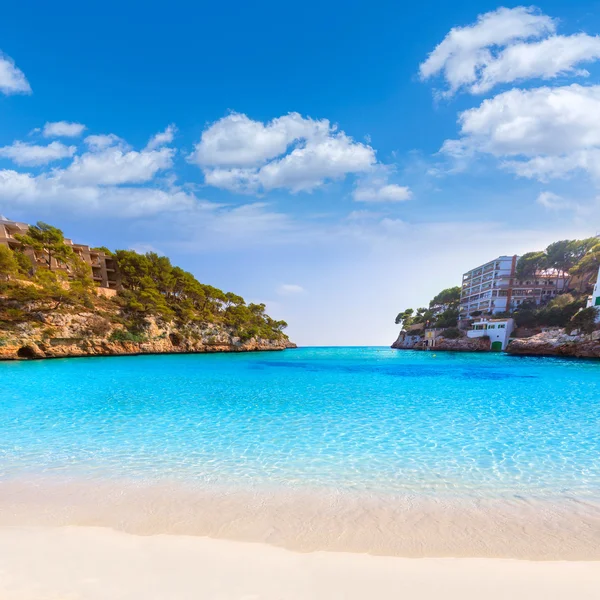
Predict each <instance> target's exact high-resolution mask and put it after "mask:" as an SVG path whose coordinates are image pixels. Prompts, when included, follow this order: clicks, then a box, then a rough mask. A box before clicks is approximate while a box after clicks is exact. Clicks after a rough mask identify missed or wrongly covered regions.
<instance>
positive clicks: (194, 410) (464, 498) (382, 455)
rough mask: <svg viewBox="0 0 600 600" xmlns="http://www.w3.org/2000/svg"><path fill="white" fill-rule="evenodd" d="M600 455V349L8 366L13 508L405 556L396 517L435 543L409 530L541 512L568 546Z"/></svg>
mask: <svg viewBox="0 0 600 600" xmlns="http://www.w3.org/2000/svg"><path fill="white" fill-rule="evenodd" d="M599 451H600V363H599V362H594V361H576V360H568V359H556V358H523V357H511V356H507V355H500V354H458V353H457V354H452V353H442V352H440V353H434V352H411V351H395V350H390V349H385V348H306V349H299V350H288V351H285V352H273V353H256V354H226V355H171V356H139V357H114V358H86V359H60V360H48V361H32V362H13V363H9V362H7V363H0V485H1V486H2V487H1V488H0V489H1V490H2V494H1V495H2V496H3V498H4V499H2V498H0V521H1V522H3V523H5V522H10V519H9V518H8V517H6V515H7V514H8V513H9V512H10V514H12V515H15V514H17V513H19V514H25V513H27V507H30V508H31V511H30V512H31V513H34V512H35V513H40V507H43V505H44V502H45V501H46V500H47V502H48V503H49V504H50V505H52V507H51V510H50V512H49V513H48V514H51V515H54V516H55V517H56V520H58V521H60V522H61V523H70V522H81V521H84V522H86V523H89V522H98V523H99V524H113V525H114V524H115V523H114V522H113V521H115V520H116V521H118V524H119V526H122V527H123V528H125V529H127V528H128V527H127V523H129V525H130V527H129V529H132V530H137V529H139V530H140V531H143V532H152V531H162V530H165V529H166V530H173V527H175V529H176V530H177V531H179V529H177V527H178V526H175V525H174V524H177V523H179V524H180V525H181V530H182V532H186V531H187V532H193V533H201V534H206V533H208V534H210V535H224V536H225V537H240V536H241V537H244V535H242V534H241V533H240V532H247V531H250V530H251V531H254V529H253V527H254V528H258V529H260V532H258V529H257V530H256V531H257V532H256V535H249V539H254V538H259V539H264V538H265V537H269V536H271V537H272V538H276V543H282V544H284V545H289V542H290V540H292V539H296V540H297V539H300V538H302V536H304V539H307V540H308V539H309V538H310V543H308V542H307V547H310V548H316V547H320V545H319V543H318V537H319V534H318V532H319V529H321V530H322V531H323V535H325V533H324V531H325V530H326V529H327V530H328V531H327V536H328V539H329V540H330V541H331V540H337V541H339V540H340V539H341V536H343V535H348V531H349V527H350V529H352V528H354V529H352V531H353V535H354V533H356V534H357V535H358V536H359V537H360V535H359V534H360V532H361V531H362V534H364V537H363V538H361V540H362V541H361V540H359V541H358V542H357V543H354V542H356V541H357V540H356V539H354V538H353V539H354V542H353V544H350V546H352V549H358V550H361V551H364V550H365V549H366V550H372V549H373V548H375V549H381V551H383V552H385V553H403V552H405V550H403V549H402V548H400V549H398V548H397V545H398V543H399V542H398V541H397V539H396V541H394V540H392V539H391V537H390V536H391V534H392V533H393V534H394V536H395V537H396V538H398V537H403V538H404V542H407V543H408V542H410V544H411V547H412V548H413V549H414V548H421V549H422V548H425V546H424V545H423V540H422V539H421V538H419V537H418V536H417V537H415V538H414V539H412V540H407V536H408V535H409V534H410V532H414V531H421V533H422V536H421V537H423V536H425V537H427V539H428V540H429V541H428V543H429V544H430V543H431V541H432V540H433V539H434V538H435V537H436V536H437V537H438V538H439V539H437V542H436V543H437V544H438V546H439V542H440V540H441V538H443V537H444V536H445V537H446V538H448V539H451V538H452V539H455V540H456V539H458V538H460V537H461V535H460V534H461V532H462V534H463V538H464V541H466V540H467V538H469V535H470V536H471V538H472V539H474V538H476V537H477V535H478V534H476V533H475V532H474V529H477V528H474V526H473V523H479V525H478V527H479V530H480V531H483V530H485V529H486V523H488V521H489V523H491V524H493V527H491V528H490V533H489V538H490V539H491V538H493V537H494V536H495V535H497V534H498V532H499V531H502V530H504V531H509V530H511V526H512V527H513V529H514V531H513V533H515V532H517V531H521V532H523V531H525V530H527V527H530V529H531V531H530V532H529V533H527V534H526V535H528V536H530V535H531V532H532V531H535V532H537V533H536V535H538V534H539V535H538V537H539V538H540V539H542V538H543V536H544V535H545V536H546V538H547V539H548V540H550V539H552V540H554V542H556V544H557V546H556V547H557V552H558V555H559V554H560V552H559V550H558V549H559V548H560V546H561V544H562V543H563V542H561V540H562V539H563V538H564V539H568V538H571V541H572V538H573V535H572V534H573V532H574V531H575V529H577V530H578V534H577V536H576V537H579V538H581V539H585V540H586V544H587V546H586V547H588V546H589V547H590V548H592V547H593V546H594V544H597V543H598V541H599V540H600V518H599V515H600V512H599V511H598V508H599V507H600V504H599V503H598V499H599V498H600V460H599ZM90 483H93V486H90ZM90 490H98V492H97V498H93V495H94V494H96V492H92V493H90ZM123 490H128V491H127V492H123ZM140 490H142V492H141V491H140ZM115 494H117V496H118V498H119V502H117V503H116V504H115ZM140 494H141V496H140ZM141 497H145V498H146V499H147V504H148V506H146V514H145V517H144V518H142V517H141V515H140V514H138V515H136V516H134V514H133V513H134V512H135V510H138V512H139V511H140V508H139V507H140V505H143V504H144V502H143V501H142V500H141ZM175 497H176V498H175ZM99 498H104V499H103V500H102V501H100V500H98V499H99ZM111 503H112V504H111ZM128 503H129V504H128ZM532 503H533V504H532ZM99 505H102V506H103V507H104V509H103V510H100V508H99ZM117 505H118V506H119V507H120V509H119V510H121V509H122V511H125V512H121V513H120V512H119V510H117V508H118V507H117ZM125 505H129V512H127V510H126V509H125V508H124V506H125ZM532 505H533V506H534V507H535V508H533V509H532ZM9 506H10V511H8V512H7V511H6V510H5V511H4V517H3V516H2V514H1V513H2V508H3V507H4V509H7V508H8V507H9ZM65 506H70V507H71V508H70V509H69V510H67V509H65ZM111 506H112V507H113V509H110V508H109V509H106V507H111ZM94 507H95V508H94ZM115 507H117V508H115ZM135 507H137V509H136V508H135ZM190 507H194V509H193V510H192V509H191V508H190ZM304 509H306V510H305V513H304V514H303V510H304ZM111 511H112V514H113V516H114V515H116V514H117V513H118V514H119V517H118V519H117V518H116V517H115V518H114V519H113V520H112V521H111V519H110V518H109V517H108V516H107V514H105V513H108V512H111ZM227 511H229V512H227ZM286 511H287V513H286ZM411 511H412V512H411ZM46 512H48V511H46ZM141 512H144V511H143V510H142V511H141ZM101 513H102V514H101ZM125 513H127V514H125ZM156 513H160V514H161V515H162V518H157V517H156ZM217 513H219V519H215V518H214V517H215V515H216V514H217ZM45 514H46V513H45ZM512 514H514V515H517V514H518V515H519V516H518V518H515V519H512V517H511V516H510V515H512ZM426 515H428V517H432V516H433V515H435V518H428V525H427V527H429V529H430V531H429V530H427V532H426V533H424V532H425V530H426V529H427V527H424V526H423V523H424V516H426ZM490 515H493V516H490ZM569 515H572V519H571V520H572V521H573V522H572V525H573V527H575V529H573V530H572V531H571V532H569V527H570V526H569V518H570V517H569ZM38 516H39V515H38ZM537 517H539V519H538V521H539V522H538V523H537V524H536V523H535V521H536V518H537ZM36 518H37V517H36ZM338 518H339V519H338ZM136 519H137V520H136ZM140 519H141V520H140ZM307 519H308V521H310V525H307ZM25 520H27V519H25ZM157 520H158V521H161V523H162V525H158V524H157ZM337 520H339V523H337V524H335V525H333V523H335V522H336V521H337ZM51 521H52V519H50V522H51ZM167 521H168V522H169V523H170V525H169V526H166V525H165V523H166V522H167ZM469 521H471V525H469ZM575 521H577V523H575ZM134 522H135V523H137V524H138V525H136V526H134V525H133V523H134ZM233 522H235V523H237V528H236V527H232V525H231V524H232V523H233ZM215 523H217V524H219V525H218V526H217V525H216V524H215ZM257 523H258V525H257ZM382 523H386V526H385V529H387V530H388V532H389V535H388V537H390V539H387V540H386V539H384V538H385V534H384V533H382ZM303 527H304V529H307V528H309V529H311V531H310V532H309V531H303V530H302V528H303ZM373 531H379V534H380V537H379V538H377V539H376V540H375V539H374V538H373ZM469 531H470V532H471V533H470V534H469ZM315 532H316V533H315ZM444 532H445V533H444ZM465 532H466V533H465ZM544 532H545V533H544ZM309 533H310V535H309ZM313 534H314V535H313ZM379 534H378V535H379ZM542 534H543V535H542ZM311 535H312V537H311ZM354 537H356V536H354ZM534 537H535V536H534ZM509 541H510V540H508V542H509ZM563 541H564V540H563ZM363 542H364V543H363ZM404 542H403V543H404ZM508 542H507V540H506V539H505V540H504V545H503V546H502V548H504V550H502V552H501V553H500V554H501V555H507V553H508V555H509V554H510V553H509V552H508V550H507V548H508V547H509V546H508V545H507V543H508ZM554 542H553V543H554ZM465 543H466V542H465ZM477 543H478V544H479V545H480V546H482V547H485V546H486V545H488V546H489V544H488V541H486V540H485V539H483V538H482V539H479V541H478V542H477ZM570 543H571V542H570ZM291 545H292V546H293V545H294V544H293V543H292V544H291ZM326 545H327V544H326ZM563 545H564V544H563ZM333 546H334V547H336V548H338V546H337V545H336V544H333ZM442 546H443V553H445V554H448V553H449V554H452V545H451V544H450V546H448V547H446V546H444V545H443V544H442ZM467 546H468V544H467ZM327 547H331V544H328V545H327ZM340 547H341V548H346V547H348V545H346V546H344V544H341V546H340ZM505 550H506V551H505ZM467 554H468V552H467ZM492 554H494V552H492ZM524 554H527V552H525V551H524ZM584 554H585V553H584ZM461 555H465V553H464V552H462V551H461ZM558 555H557V556H558ZM573 555H574V556H576V555H577V556H578V555H579V554H578V553H577V551H576V549H574V554H573ZM553 556H554V555H553Z"/></svg>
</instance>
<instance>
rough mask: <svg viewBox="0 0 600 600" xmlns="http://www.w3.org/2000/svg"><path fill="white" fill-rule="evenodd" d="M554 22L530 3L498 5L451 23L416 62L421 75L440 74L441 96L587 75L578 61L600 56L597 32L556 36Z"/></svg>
mask: <svg viewBox="0 0 600 600" xmlns="http://www.w3.org/2000/svg"><path fill="white" fill-rule="evenodd" d="M554 34H555V21H554V20H553V19H552V18H550V17H548V16H546V15H544V14H542V13H540V12H539V11H538V10H537V9H536V8H534V7H524V6H519V7H516V8H512V9H509V8H499V9H498V10H496V11H493V12H488V13H485V14H482V15H479V17H478V18H477V22H476V23H474V24H472V25H467V26H466V27H455V28H453V29H452V30H451V31H450V32H449V33H448V35H447V36H446V37H445V38H444V40H443V41H442V42H441V43H440V44H439V45H438V46H437V47H436V48H435V49H434V50H433V52H432V53H431V54H430V55H429V57H428V58H427V60H425V61H424V62H423V63H422V64H421V65H420V74H421V78H422V79H429V78H431V77H434V76H436V75H440V74H441V75H442V76H443V78H444V79H445V81H446V83H447V84H448V90H447V92H445V93H444V94H443V95H446V96H449V95H452V94H454V93H455V92H457V91H458V90H460V89H461V88H464V89H466V90H468V91H469V92H471V93H473V94H479V93H483V92H487V91H489V90H490V89H492V88H493V87H494V86H496V85H499V84H502V83H510V82H513V81H519V80H524V79H532V78H541V79H551V78H554V77H557V76H559V75H566V74H571V75H580V76H587V75H588V73H587V71H585V70H582V69H580V68H578V66H577V65H579V64H580V63H583V62H590V61H595V60H598V59H599V58H600V37H598V36H589V35H587V34H585V33H578V34H575V35H571V36H565V35H554Z"/></svg>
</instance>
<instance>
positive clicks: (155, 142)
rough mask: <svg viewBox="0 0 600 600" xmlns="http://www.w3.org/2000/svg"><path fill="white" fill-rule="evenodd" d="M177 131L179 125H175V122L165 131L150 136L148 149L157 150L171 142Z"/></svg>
mask: <svg viewBox="0 0 600 600" xmlns="http://www.w3.org/2000/svg"><path fill="white" fill-rule="evenodd" d="M176 133H177V127H175V125H174V124H171V125H169V126H168V127H167V128H166V129H165V130H164V131H163V132H161V133H157V134H156V135H154V136H152V137H151V138H150V141H149V142H148V145H147V146H146V150H156V149H157V148H160V147H161V146H164V145H166V144H170V143H171V142H172V141H173V139H174V138H175V134H176Z"/></svg>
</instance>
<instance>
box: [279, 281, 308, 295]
mask: <svg viewBox="0 0 600 600" xmlns="http://www.w3.org/2000/svg"><path fill="white" fill-rule="evenodd" d="M305 291H306V290H305V289H304V288H303V287H302V286H301V285H297V284H295V283H282V284H281V285H280V286H279V287H278V288H277V293H278V294H279V295H280V296H296V295H298V294H304V292H305Z"/></svg>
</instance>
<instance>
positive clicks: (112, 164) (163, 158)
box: [55, 147, 175, 185]
mask: <svg viewBox="0 0 600 600" xmlns="http://www.w3.org/2000/svg"><path fill="white" fill-rule="evenodd" d="M174 153H175V151H174V150H173V149H172V148H161V149H160V150H150V151H146V150H142V151H140V152H137V151H135V150H130V151H128V152H127V151H124V150H123V149H121V148H118V147H110V148H107V149H105V150H102V151H100V152H86V153H85V154H82V155H81V156H76V157H75V159H74V160H73V162H72V163H71V164H70V165H69V166H68V167H67V168H66V169H65V170H64V171H62V172H60V173H56V174H55V177H56V178H57V179H60V180H61V181H63V182H65V183H69V184H76V185H80V184H84V185H85V184H87V185H120V184H126V183H144V182H146V181H150V180H151V179H152V178H153V177H154V176H155V175H156V174H157V173H158V172H159V171H162V170H164V169H168V168H169V167H171V165H172V163H173V160H172V158H173V154H174Z"/></svg>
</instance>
